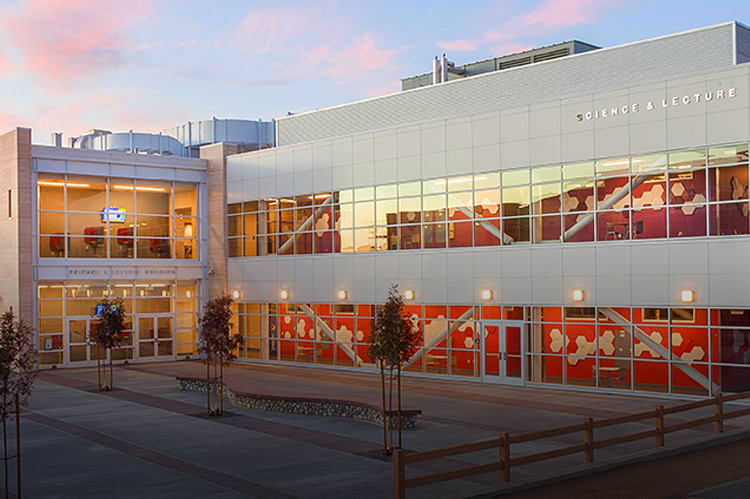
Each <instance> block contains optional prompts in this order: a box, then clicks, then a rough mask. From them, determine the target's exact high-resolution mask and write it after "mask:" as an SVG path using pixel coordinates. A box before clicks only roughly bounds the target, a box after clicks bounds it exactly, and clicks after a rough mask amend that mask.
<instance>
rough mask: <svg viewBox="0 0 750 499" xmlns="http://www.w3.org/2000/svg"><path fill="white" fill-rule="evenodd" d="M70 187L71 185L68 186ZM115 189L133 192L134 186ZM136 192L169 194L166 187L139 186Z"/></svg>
mask: <svg viewBox="0 0 750 499" xmlns="http://www.w3.org/2000/svg"><path fill="white" fill-rule="evenodd" d="M68 185H70V184H68ZM112 187H113V188H114V189H120V190H121V191H122V190H125V191H132V190H133V186H132V185H113V186H112ZM135 190H136V191H148V192H167V190H166V189H165V188H164V187H146V186H144V185H139V186H137V187H135Z"/></svg>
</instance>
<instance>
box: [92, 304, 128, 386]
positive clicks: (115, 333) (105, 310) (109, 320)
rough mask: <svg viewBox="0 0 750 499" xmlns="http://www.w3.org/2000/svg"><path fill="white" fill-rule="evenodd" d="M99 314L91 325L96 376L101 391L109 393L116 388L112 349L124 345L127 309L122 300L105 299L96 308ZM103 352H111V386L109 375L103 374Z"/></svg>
mask: <svg viewBox="0 0 750 499" xmlns="http://www.w3.org/2000/svg"><path fill="white" fill-rule="evenodd" d="M96 311H97V314H96V315H94V320H93V321H92V323H91V340H92V341H93V342H94V344H96V374H97V379H98V381H99V391H103V392H106V391H109V390H113V389H114V388H115V384H114V380H113V375H112V349H113V348H118V347H119V346H120V344H121V343H122V330H123V328H124V323H125V309H124V307H123V300H122V298H112V299H111V300H110V299H109V298H104V299H103V300H102V301H100V302H99V305H98V306H97V307H96ZM102 350H104V352H105V355H106V352H109V384H107V374H106V372H105V373H102V369H101V361H102Z"/></svg>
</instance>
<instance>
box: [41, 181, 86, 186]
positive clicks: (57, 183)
mask: <svg viewBox="0 0 750 499" xmlns="http://www.w3.org/2000/svg"><path fill="white" fill-rule="evenodd" d="M37 185H43V186H45V187H65V186H66V185H67V186H68V187H84V188H85V187H89V184H83V183H80V182H67V183H65V182H49V181H46V180H38V181H37Z"/></svg>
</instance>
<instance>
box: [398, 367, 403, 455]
mask: <svg viewBox="0 0 750 499" xmlns="http://www.w3.org/2000/svg"><path fill="white" fill-rule="evenodd" d="M397 369H398V370H397V371H396V376H398V387H397V389H398V448H399V449H402V448H403V447H401V363H400V362H399V364H398V368H397Z"/></svg>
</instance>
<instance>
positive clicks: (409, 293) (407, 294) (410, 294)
mask: <svg viewBox="0 0 750 499" xmlns="http://www.w3.org/2000/svg"><path fill="white" fill-rule="evenodd" d="M413 299H414V290H413V289H407V290H406V291H404V300H413Z"/></svg>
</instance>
